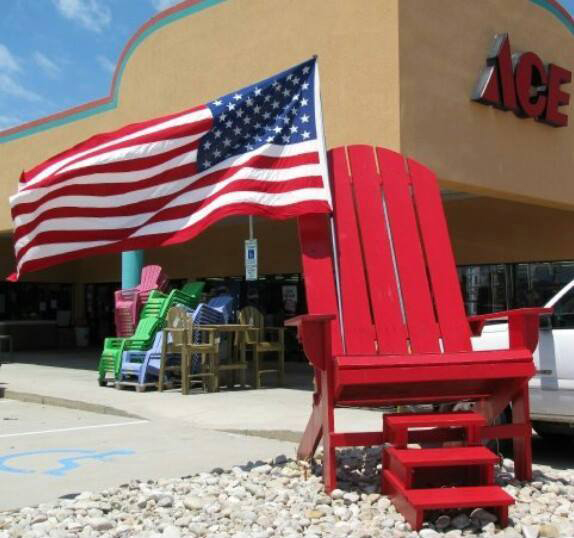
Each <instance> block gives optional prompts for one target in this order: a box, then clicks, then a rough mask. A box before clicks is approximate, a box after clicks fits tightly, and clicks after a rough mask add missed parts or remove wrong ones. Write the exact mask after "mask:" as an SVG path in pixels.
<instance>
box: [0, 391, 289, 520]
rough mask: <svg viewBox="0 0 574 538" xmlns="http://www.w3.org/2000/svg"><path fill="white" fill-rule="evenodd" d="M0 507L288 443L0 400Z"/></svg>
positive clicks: (233, 461) (282, 450)
mask: <svg viewBox="0 0 574 538" xmlns="http://www.w3.org/2000/svg"><path fill="white" fill-rule="evenodd" d="M0 425H1V426H0V483H1V484H2V487H0V510H9V509H14V508H19V507H22V506H28V505H35V504H39V503H43V502H52V501H54V500H55V499H56V498H58V497H60V496H66V495H74V494H77V493H81V492H83V491H98V490H101V489H105V488H108V487H114V486H118V485H119V484H122V483H125V482H128V481H130V480H135V479H140V480H149V479H159V478H175V477H181V476H186V475H190V474H194V473H197V472H201V471H210V470H211V469H213V468H215V467H230V466H233V465H243V464H245V463H246V462H248V461H256V460H258V459H267V458H271V457H275V456H277V455H278V454H286V455H288V456H292V455H293V454H294V451H295V447H296V445H295V444H294V443H290V442H285V441H278V440H273V439H266V438H260V437H252V436H243V435H238V434H233V433H227V432H219V431H209V430H203V429H199V428H192V427H190V426H188V425H185V424H182V423H181V422H180V421H171V420H165V419H164V420H158V421H150V420H145V419H133V418H124V417H118V416H110V415H102V414H97V413H91V412H86V411H78V410H73V409H66V408H62V407H54V406H46V405H40V404H33V403H27V402H20V401H16V400H8V399H2V400H0Z"/></svg>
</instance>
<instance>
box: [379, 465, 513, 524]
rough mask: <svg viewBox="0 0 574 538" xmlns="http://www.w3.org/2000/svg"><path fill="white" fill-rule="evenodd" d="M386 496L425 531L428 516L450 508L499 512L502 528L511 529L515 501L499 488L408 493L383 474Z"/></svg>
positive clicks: (443, 489)
mask: <svg viewBox="0 0 574 538" xmlns="http://www.w3.org/2000/svg"><path fill="white" fill-rule="evenodd" d="M383 482H384V484H385V490H384V493H385V494H386V495H389V496H390V498H391V501H392V502H393V504H394V505H395V506H396V508H397V510H398V511H399V512H401V513H402V514H403V516H404V517H405V519H406V520H407V521H408V523H410V525H411V527H412V528H413V529H415V530H418V529H420V528H421V527H422V524H423V521H424V516H425V512H427V511H429V510H444V509H448V508H455V509H464V508H486V509H490V510H493V511H494V512H496V515H497V516H498V522H499V524H500V526H501V527H505V526H506V525H508V507H509V506H510V505H511V504H513V503H514V499H513V498H512V497H511V496H510V495H508V493H506V492H505V491H504V490H503V489H502V488H500V487H499V486H475V487H458V488H429V489H410V490H409V489H405V488H404V487H403V485H402V483H401V482H400V480H398V479H397V478H396V477H395V475H394V474H393V473H392V472H391V471H388V470H386V469H385V470H383Z"/></svg>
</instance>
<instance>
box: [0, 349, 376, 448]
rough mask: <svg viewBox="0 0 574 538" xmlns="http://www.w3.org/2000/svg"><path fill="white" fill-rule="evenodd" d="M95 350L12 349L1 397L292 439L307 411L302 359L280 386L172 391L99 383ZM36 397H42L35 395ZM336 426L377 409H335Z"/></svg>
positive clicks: (372, 422)
mask: <svg viewBox="0 0 574 538" xmlns="http://www.w3.org/2000/svg"><path fill="white" fill-rule="evenodd" d="M98 357H99V350H95V349H94V350H88V351H84V350H82V351H65V352H45V353H32V352H19V353H14V356H13V359H12V362H11V363H8V364H3V365H2V367H1V368H0V390H1V389H2V388H3V389H4V390H5V394H6V397H8V398H17V399H24V400H28V401H42V402H43V403H47V404H50V405H64V406H67V407H72V408H76V409H82V410H87V411H95V412H100V413H109V414H117V415H124V416H132V417H139V418H144V419H147V420H151V421H158V420H176V421H180V422H182V423H185V424H187V425H188V426H191V427H195V428H201V429H208V430H219V431H232V432H238V433H239V432H241V433H248V434H252V435H253V434H255V435H258V436H261V437H273V438H277V439H282V440H288V441H291V442H296V441H297V440H298V439H299V437H300V435H301V434H302V432H303V430H304V428H305V425H306V423H307V418H308V417H309V413H310V411H311V394H312V392H311V391H312V373H311V368H310V367H309V366H308V365H307V364H304V363H287V375H286V384H285V385H286V388H274V383H275V379H274V377H273V376H269V378H268V379H267V381H265V380H264V384H266V385H267V387H268V388H264V389H260V390H251V389H246V390H239V389H235V390H226V389H222V390H221V391H220V392H218V393H200V392H197V393H192V394H189V395H188V396H183V395H182V394H181V392H179V391H167V392H162V393H159V392H157V391H148V392H144V393H137V392H135V391H132V390H129V389H128V390H121V391H120V390H116V389H114V388H111V387H106V388H103V387H99V386H98V383H97V362H98ZM39 397H41V398H43V400H39ZM336 419H337V427H338V428H341V429H344V430H345V431H366V430H377V429H379V428H380V427H381V413H380V412H378V411H368V410H357V409H341V410H338V411H337V417H336Z"/></svg>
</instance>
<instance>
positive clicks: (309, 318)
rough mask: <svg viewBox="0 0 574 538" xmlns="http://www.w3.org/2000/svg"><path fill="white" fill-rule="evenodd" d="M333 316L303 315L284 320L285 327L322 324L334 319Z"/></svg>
mask: <svg viewBox="0 0 574 538" xmlns="http://www.w3.org/2000/svg"><path fill="white" fill-rule="evenodd" d="M336 317H337V316H335V314H303V315H301V316H295V317H294V318H289V319H286V320H285V323H284V325H285V326H286V327H297V328H298V327H300V326H301V325H302V324H303V323H324V322H326V321H332V320H334V319H335V318H336Z"/></svg>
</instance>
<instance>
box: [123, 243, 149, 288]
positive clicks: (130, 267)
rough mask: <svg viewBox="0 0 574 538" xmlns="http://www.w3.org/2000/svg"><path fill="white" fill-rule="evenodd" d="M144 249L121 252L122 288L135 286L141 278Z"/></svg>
mask: <svg viewBox="0 0 574 538" xmlns="http://www.w3.org/2000/svg"><path fill="white" fill-rule="evenodd" d="M143 259H144V251H143V250H127V251H126V252H122V289H126V288H135V287H136V286H137V285H138V284H139V283H140V279H141V274H142V267H143Z"/></svg>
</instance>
